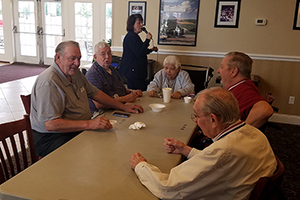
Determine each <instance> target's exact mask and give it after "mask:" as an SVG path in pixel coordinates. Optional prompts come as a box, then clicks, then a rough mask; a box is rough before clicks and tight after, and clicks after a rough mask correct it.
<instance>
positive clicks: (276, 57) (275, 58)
mask: <svg viewBox="0 0 300 200" xmlns="http://www.w3.org/2000/svg"><path fill="white" fill-rule="evenodd" d="M111 49H112V51H115V52H122V51H123V47H119V46H113V47H111ZM226 53H227V52H226ZM226 53H224V52H206V51H179V50H164V49H162V50H159V51H158V54H161V55H183V56H197V57H199V56H200V57H215V58H223V57H224V56H225V54H226ZM249 56H250V57H251V58H252V59H254V60H271V61H287V62H300V56H283V55H266V54H249Z"/></svg>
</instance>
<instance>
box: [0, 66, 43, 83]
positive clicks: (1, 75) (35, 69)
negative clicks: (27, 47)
mask: <svg viewBox="0 0 300 200" xmlns="http://www.w3.org/2000/svg"><path fill="white" fill-rule="evenodd" d="M47 67H48V65H37V64H26V63H17V62H16V63H13V64H11V65H3V66H0V83H4V82H8V81H14V80H17V79H21V78H26V77H29V76H35V75H39V74H40V73H42V72H43V71H44V70H45V69H47ZM12 72H14V73H12Z"/></svg>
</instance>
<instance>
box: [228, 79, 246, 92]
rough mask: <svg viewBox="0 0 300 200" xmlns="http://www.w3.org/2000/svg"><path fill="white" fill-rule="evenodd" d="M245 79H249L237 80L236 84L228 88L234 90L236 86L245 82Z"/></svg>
mask: <svg viewBox="0 0 300 200" xmlns="http://www.w3.org/2000/svg"><path fill="white" fill-rule="evenodd" d="M245 81H247V79H244V80H241V81H239V82H237V83H236V84H234V85H232V86H231V87H229V88H228V91H230V90H232V89H233V88H235V87H236V86H238V85H240V84H242V83H244V82H245Z"/></svg>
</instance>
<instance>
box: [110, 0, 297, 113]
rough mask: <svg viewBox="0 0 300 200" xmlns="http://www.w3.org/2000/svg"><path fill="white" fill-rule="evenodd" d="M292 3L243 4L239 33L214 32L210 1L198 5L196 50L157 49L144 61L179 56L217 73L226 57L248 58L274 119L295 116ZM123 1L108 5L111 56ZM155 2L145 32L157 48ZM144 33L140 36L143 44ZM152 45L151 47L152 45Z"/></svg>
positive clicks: (121, 26) (117, 43)
mask: <svg viewBox="0 0 300 200" xmlns="http://www.w3.org/2000/svg"><path fill="white" fill-rule="evenodd" d="M295 5H296V1H286V0H264V1H261V0H242V1H241V9H240V20H239V28H214V19H215V9H216V1H215V0H201V1H200V8H199V20H198V35H197V45H196V47H186V46H171V45H158V48H159V49H160V51H159V52H158V54H153V55H150V56H149V58H151V59H154V60H156V61H157V62H158V64H156V65H155V67H156V70H158V69H159V68H161V63H162V60H163V59H164V58H165V57H166V56H167V55H168V54H175V55H178V56H179V58H180V60H181V62H182V63H184V64H193V65H203V66H210V67H212V68H214V69H215V73H214V74H215V76H214V79H213V80H212V81H211V84H210V86H213V85H215V84H214V83H215V77H216V76H217V72H216V71H217V69H218V67H219V66H220V62H221V59H222V57H223V55H224V54H225V53H226V52H229V51H233V50H237V51H243V52H246V53H248V54H249V55H250V56H251V57H252V58H253V59H254V64H253V70H252V72H253V74H256V75H259V77H260V83H259V90H260V93H261V95H262V96H264V94H265V93H266V92H272V93H273V95H274V96H275V101H274V103H273V105H274V106H276V107H278V108H279V113H281V114H289V115H298V116H300V106H299V102H300V89H298V82H297V81H298V79H300V78H298V76H299V75H300V56H299V52H300V39H299V36H300V30H293V29H292V27H293V21H294V12H295ZM127 17H128V1H124V0H113V37H112V44H113V50H114V51H115V54H118V55H121V54H122V52H121V51H122V41H121V36H122V35H126V20H127ZM257 18H265V19H267V20H268V23H267V25H266V26H255V24H254V23H255V19H257ZM158 21H159V0H151V1H150V0H149V1H147V12H146V27H147V29H148V31H150V32H151V33H152V34H153V36H154V37H153V38H154V45H157V35H158ZM144 35H145V34H143V33H141V34H140V36H141V37H142V38H144ZM151 45H152V43H151ZM289 96H295V97H296V98H295V104H294V105H290V104H288V99H289Z"/></svg>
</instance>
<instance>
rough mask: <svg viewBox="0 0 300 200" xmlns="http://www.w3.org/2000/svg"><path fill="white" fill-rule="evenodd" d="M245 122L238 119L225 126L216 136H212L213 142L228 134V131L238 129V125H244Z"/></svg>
mask: <svg viewBox="0 0 300 200" xmlns="http://www.w3.org/2000/svg"><path fill="white" fill-rule="evenodd" d="M245 124H246V123H245V122H243V121H242V120H238V121H237V122H235V123H233V124H231V125H230V126H228V127H227V128H225V129H224V130H223V131H222V132H221V133H219V134H218V135H217V136H216V137H214V138H213V139H212V140H213V141H214V142H216V141H218V140H219V139H221V138H222V137H224V136H226V135H228V134H229V133H231V132H233V131H235V130H237V129H239V128H240V127H242V126H244V125H245Z"/></svg>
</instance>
